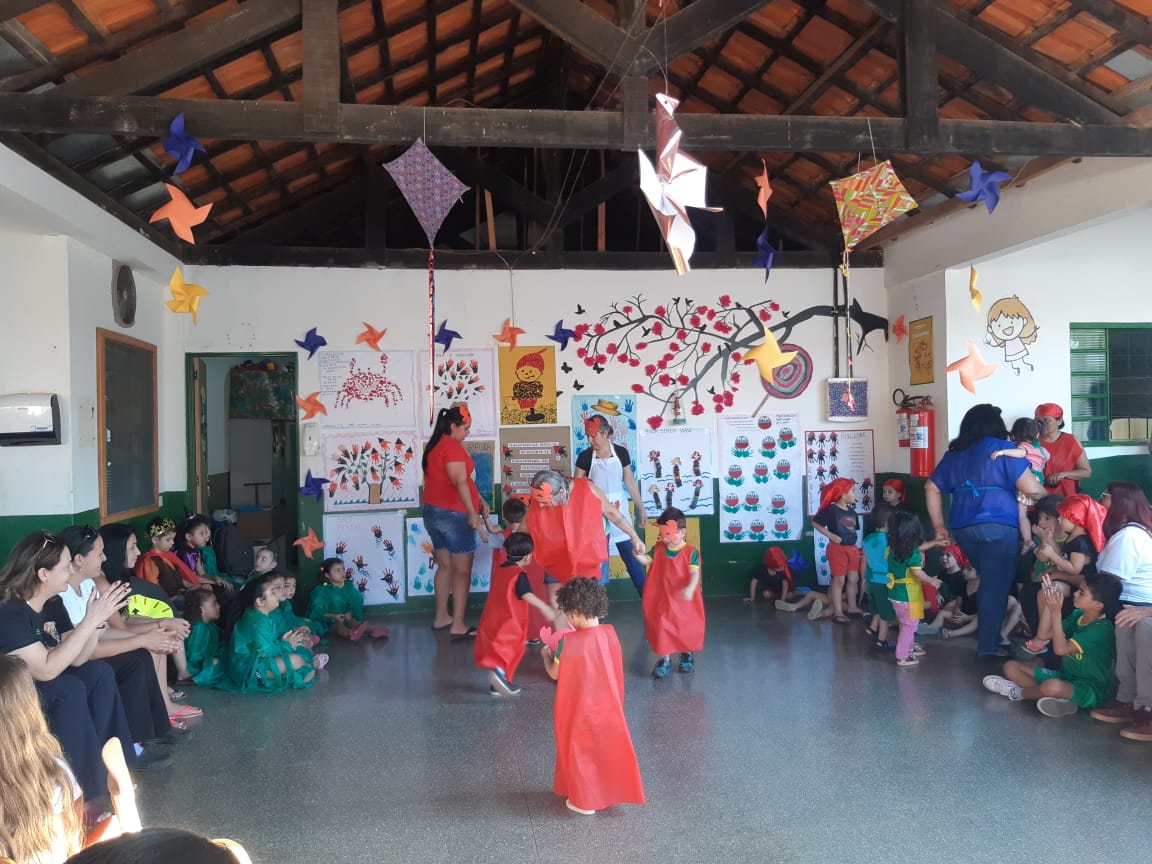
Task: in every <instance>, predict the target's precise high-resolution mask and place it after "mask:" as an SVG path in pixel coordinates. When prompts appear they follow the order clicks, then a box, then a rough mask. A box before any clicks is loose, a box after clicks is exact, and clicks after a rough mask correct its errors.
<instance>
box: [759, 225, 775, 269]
mask: <svg viewBox="0 0 1152 864" xmlns="http://www.w3.org/2000/svg"><path fill="white" fill-rule="evenodd" d="M775 258H776V247H775V246H773V245H772V243H771V242H770V241H769V240H768V226H767V225H765V226H764V230H763V231H761V232H760V236H759V237H757V238H756V261H755V262H754V263H755V264H756V266H757V267H763V268H764V281H765V282H767V281H768V277H769V276H770V275H772V262H773V260H775Z"/></svg>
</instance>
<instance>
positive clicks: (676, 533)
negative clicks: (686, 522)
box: [656, 519, 681, 544]
mask: <svg viewBox="0 0 1152 864" xmlns="http://www.w3.org/2000/svg"><path fill="white" fill-rule="evenodd" d="M656 527H657V533H658V534H659V536H660V541H661V542H662V543H665V544H668V543H678V542H679V541H680V539H681V538H680V526H679V525H677V524H676V520H675V519H669V520H668V521H667V522H660V523H658V524H657V526H656Z"/></svg>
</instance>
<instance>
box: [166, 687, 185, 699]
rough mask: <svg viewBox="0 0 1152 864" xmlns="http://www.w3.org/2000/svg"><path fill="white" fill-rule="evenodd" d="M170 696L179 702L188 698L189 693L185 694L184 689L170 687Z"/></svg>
mask: <svg viewBox="0 0 1152 864" xmlns="http://www.w3.org/2000/svg"><path fill="white" fill-rule="evenodd" d="M168 698H169V699H171V700H172V701H173V702H179V701H180V700H181V699H185V698H187V694H185V693H184V692H183V691H182V690H173V689H172V688H171V687H169V688H168Z"/></svg>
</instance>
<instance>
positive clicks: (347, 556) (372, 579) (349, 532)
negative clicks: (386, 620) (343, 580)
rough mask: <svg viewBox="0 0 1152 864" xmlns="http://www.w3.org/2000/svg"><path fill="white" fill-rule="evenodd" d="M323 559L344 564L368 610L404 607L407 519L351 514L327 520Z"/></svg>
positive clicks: (399, 515) (396, 514) (384, 514)
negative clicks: (405, 530) (392, 606)
mask: <svg viewBox="0 0 1152 864" xmlns="http://www.w3.org/2000/svg"><path fill="white" fill-rule="evenodd" d="M324 557H326V558H329V557H334V558H339V559H340V560H341V561H343V562H344V567H345V569H346V570H347V572H348V578H349V579H350V580H351V581H352V584H354V585H355V586H356V587H357V588H358V589H360V593H361V594H363V595H364V605H365V606H383V605H392V604H396V603H403V602H404V600H405V591H404V583H405V579H404V573H405V570H404V516H403V515H402V514H401V513H399V512H396V511H393V512H391V513H349V514H341V515H337V516H332V515H328V516H325V517H324Z"/></svg>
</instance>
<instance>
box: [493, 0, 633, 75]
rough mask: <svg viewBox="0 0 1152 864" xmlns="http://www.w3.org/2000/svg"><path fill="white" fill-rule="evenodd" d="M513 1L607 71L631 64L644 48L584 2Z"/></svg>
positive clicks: (622, 68) (518, 7)
mask: <svg viewBox="0 0 1152 864" xmlns="http://www.w3.org/2000/svg"><path fill="white" fill-rule="evenodd" d="M512 5H513V6H515V7H516V8H517V9H519V10H520V11H521V12H525V13H527V14H528V15H531V16H532V17H533V18H535V19H536V20H537V21H539V22H540V23H541V24H543V25H544V26H545V27H546V28H547V29H548V30H551V31H552V32H553V33H555V34H556V35H557V36H559V37H560V38H561V39H563V40H564V41H565V42H567V43H568V44H569V45H571V46H572V47H573V48H575V49H576V50H577V51H579V52H580V53H581V54H584V55H585V56H587V57H590V58H592V59H593V60H595V61H596V62H597V63H598V64H599V65H600V66H602V67H603V68H604V69H606V70H608V71H609V72H611V71H613V70H621V71H622V70H625V69H628V68H629V67H631V66H632V64H633V63H634V62H635V61H636V58H637V57H638V56H639V54H640V52H641V50H642V49H643V43H641V42H640V41H639V40H637V39H635V38H634V37H632V36H629V35H628V34H627V33H625V32H624V31H623V30H621V29H620V28H619V27H617V26H616V25H615V24H613V23H612V22H611V21H609V20H608V19H607V18H605V17H603V16H602V15H600V14H598V13H597V12H595V11H593V10H592V8H591V7H589V6H586V5H585V4H583V3H572V2H564V3H557V2H555V0H512Z"/></svg>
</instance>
